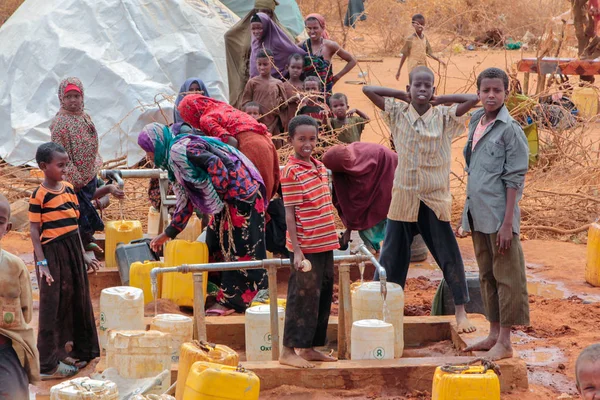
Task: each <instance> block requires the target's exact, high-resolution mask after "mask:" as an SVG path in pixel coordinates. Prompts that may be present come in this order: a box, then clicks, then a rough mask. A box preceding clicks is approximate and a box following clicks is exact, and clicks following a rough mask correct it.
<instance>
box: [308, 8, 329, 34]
mask: <svg viewBox="0 0 600 400" xmlns="http://www.w3.org/2000/svg"><path fill="white" fill-rule="evenodd" d="M310 18H314V19H316V20H317V21H319V25H321V28H323V34H321V37H322V38H323V39H329V32H328V31H327V28H326V24H325V17H324V16H322V15H321V14H317V13H313V14H308V15H307V16H306V18H304V22H306V20H307V19H310Z"/></svg>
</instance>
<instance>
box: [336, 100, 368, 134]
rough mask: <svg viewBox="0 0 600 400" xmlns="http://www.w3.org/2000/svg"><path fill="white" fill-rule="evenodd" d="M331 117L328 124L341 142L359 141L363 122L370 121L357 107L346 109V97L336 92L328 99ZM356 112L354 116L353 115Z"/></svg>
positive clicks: (363, 127)
mask: <svg viewBox="0 0 600 400" xmlns="http://www.w3.org/2000/svg"><path fill="white" fill-rule="evenodd" d="M329 105H330V106H331V112H332V113H333V118H329V125H331V129H333V131H334V133H335V134H336V136H337V138H338V140H339V141H340V142H342V143H348V144H349V143H353V142H360V135H362V132H363V130H364V129H365V124H367V123H368V122H369V121H370V118H369V116H368V115H367V114H365V113H364V112H362V111H360V110H359V109H356V108H353V109H352V110H348V108H349V107H348V97H346V95H345V94H343V93H336V94H334V95H333V96H331V98H330V99H329ZM354 114H356V116H355V117H354V116H353V115H354Z"/></svg>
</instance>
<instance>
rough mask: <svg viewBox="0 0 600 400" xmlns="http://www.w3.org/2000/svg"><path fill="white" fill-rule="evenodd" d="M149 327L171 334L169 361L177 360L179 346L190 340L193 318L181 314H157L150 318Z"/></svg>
mask: <svg viewBox="0 0 600 400" xmlns="http://www.w3.org/2000/svg"><path fill="white" fill-rule="evenodd" d="M150 329H151V330H155V331H160V332H163V333H168V334H169V335H171V361H172V362H174V363H178V362H179V348H180V347H181V345H182V344H184V343H185V342H189V341H190V340H192V335H193V333H194V320H193V319H191V318H190V317H186V316H185V315H181V314H158V315H157V316H156V317H154V318H152V322H151V323H150Z"/></svg>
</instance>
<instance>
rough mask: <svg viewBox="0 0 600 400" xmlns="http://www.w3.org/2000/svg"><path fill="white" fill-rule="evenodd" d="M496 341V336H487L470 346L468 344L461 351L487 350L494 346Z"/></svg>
mask: <svg viewBox="0 0 600 400" xmlns="http://www.w3.org/2000/svg"><path fill="white" fill-rule="evenodd" d="M497 341H498V338H497V337H491V336H488V337H487V338H485V339H483V340H482V341H481V342H477V343H475V344H473V345H471V346H468V347H467V348H466V349H464V350H463V351H489V350H490V349H491V348H492V347H494V345H495V344H496V342H497Z"/></svg>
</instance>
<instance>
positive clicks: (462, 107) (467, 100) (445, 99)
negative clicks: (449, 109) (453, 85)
mask: <svg viewBox="0 0 600 400" xmlns="http://www.w3.org/2000/svg"><path fill="white" fill-rule="evenodd" d="M478 102H479V98H477V95H476V94H443V95H441V96H435V97H433V98H432V99H431V105H433V106H439V105H440V104H447V103H454V104H458V107H456V116H457V117H462V116H463V115H465V114H466V113H467V112H468V111H469V110H470V109H471V108H473V107H475V105H476V104H477V103H478Z"/></svg>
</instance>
